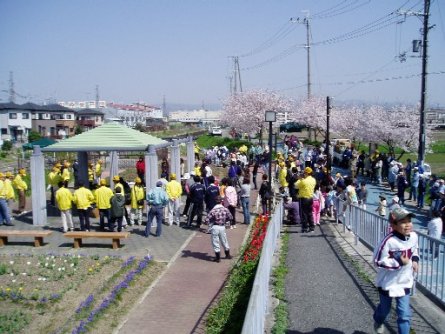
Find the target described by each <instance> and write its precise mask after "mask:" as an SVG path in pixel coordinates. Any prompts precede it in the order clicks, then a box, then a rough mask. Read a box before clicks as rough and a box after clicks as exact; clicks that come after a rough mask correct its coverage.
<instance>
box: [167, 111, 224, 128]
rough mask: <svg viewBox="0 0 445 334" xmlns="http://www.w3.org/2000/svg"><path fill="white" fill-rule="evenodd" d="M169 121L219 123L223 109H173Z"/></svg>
mask: <svg viewBox="0 0 445 334" xmlns="http://www.w3.org/2000/svg"><path fill="white" fill-rule="evenodd" d="M169 121H173V122H181V123H200V124H201V123H211V124H214V123H216V124H218V123H219V122H220V121H221V111H209V110H205V109H198V110H178V111H172V112H170V114H169Z"/></svg>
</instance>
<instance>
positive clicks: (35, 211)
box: [31, 146, 47, 226]
mask: <svg viewBox="0 0 445 334" xmlns="http://www.w3.org/2000/svg"><path fill="white" fill-rule="evenodd" d="M31 189H32V196H31V203H32V223H33V225H38V226H43V225H46V219H47V215H46V193H45V160H44V158H43V154H42V151H41V150H40V146H34V152H33V154H32V155H31Z"/></svg>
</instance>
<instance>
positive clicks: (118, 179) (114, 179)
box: [113, 175, 121, 181]
mask: <svg viewBox="0 0 445 334" xmlns="http://www.w3.org/2000/svg"><path fill="white" fill-rule="evenodd" d="M120 180H121V178H120V176H119V175H114V176H113V181H120Z"/></svg>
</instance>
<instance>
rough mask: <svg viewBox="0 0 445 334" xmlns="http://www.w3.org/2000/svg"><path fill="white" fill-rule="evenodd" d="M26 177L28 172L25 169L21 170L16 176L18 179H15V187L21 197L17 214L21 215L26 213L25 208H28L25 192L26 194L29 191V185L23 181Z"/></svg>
mask: <svg viewBox="0 0 445 334" xmlns="http://www.w3.org/2000/svg"><path fill="white" fill-rule="evenodd" d="M25 176H26V170H25V169H24V168H21V169H20V170H19V173H18V174H17V175H16V177H15V178H14V181H13V185H14V187H15V189H16V190H17V193H18V195H19V205H18V210H17V213H18V214H19V215H20V214H25V213H26V211H25V207H26V195H25V192H26V190H28V185H27V184H26V182H25V181H24V180H23V178H24V177H25Z"/></svg>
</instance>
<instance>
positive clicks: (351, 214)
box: [335, 199, 445, 306]
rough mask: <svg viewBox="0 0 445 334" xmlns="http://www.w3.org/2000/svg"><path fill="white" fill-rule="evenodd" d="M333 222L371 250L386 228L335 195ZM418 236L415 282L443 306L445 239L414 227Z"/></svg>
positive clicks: (384, 221)
mask: <svg viewBox="0 0 445 334" xmlns="http://www.w3.org/2000/svg"><path fill="white" fill-rule="evenodd" d="M335 206H336V209H337V213H338V214H337V223H339V221H341V223H343V232H346V230H347V229H348V230H350V231H351V232H352V233H354V237H355V244H358V242H359V241H361V242H362V243H363V244H364V245H366V246H367V247H368V248H370V249H371V250H374V247H375V246H376V245H377V244H378V242H379V241H380V240H381V239H382V238H383V237H384V236H385V235H386V234H387V233H388V232H389V231H390V226H389V221H388V218H386V217H381V216H379V215H377V214H374V213H372V212H369V211H366V210H364V209H362V208H360V207H358V206H355V205H348V204H347V203H345V202H344V201H341V200H339V199H337V201H336V203H335ZM416 233H417V235H418V236H419V257H420V270H419V272H418V274H417V284H418V285H419V286H420V287H422V288H423V289H424V290H425V291H426V292H427V293H428V294H430V295H431V296H433V298H435V299H437V300H438V301H439V302H440V303H441V304H442V305H444V306H445V254H444V253H445V241H443V240H438V239H435V238H432V237H430V236H428V235H426V234H424V233H422V232H419V231H416Z"/></svg>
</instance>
